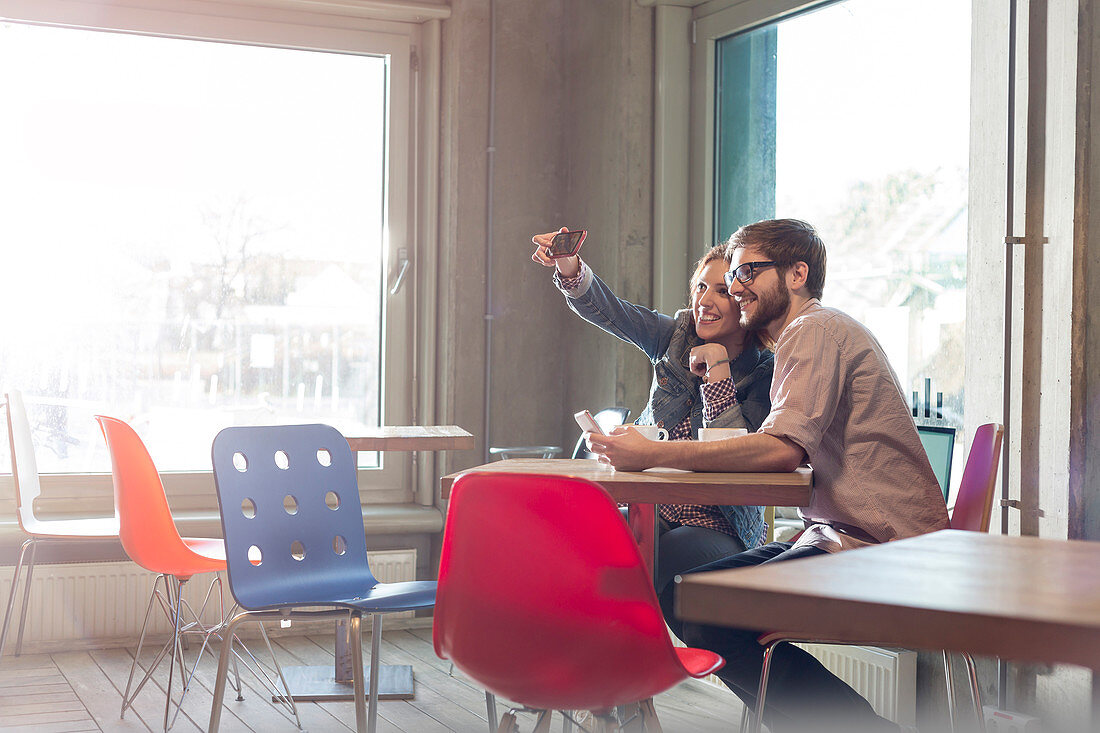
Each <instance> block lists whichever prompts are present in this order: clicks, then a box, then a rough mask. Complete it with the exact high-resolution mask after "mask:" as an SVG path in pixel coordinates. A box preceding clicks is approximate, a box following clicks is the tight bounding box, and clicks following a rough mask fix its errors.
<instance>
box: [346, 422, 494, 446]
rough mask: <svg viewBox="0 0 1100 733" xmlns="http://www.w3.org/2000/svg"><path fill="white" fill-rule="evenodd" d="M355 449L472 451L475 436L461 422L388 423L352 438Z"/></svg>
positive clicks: (349, 443) (350, 442)
mask: <svg viewBox="0 0 1100 733" xmlns="http://www.w3.org/2000/svg"><path fill="white" fill-rule="evenodd" d="M348 445H350V446H351V449H352V450H354V451H361V450H362V451H367V450H392V451H398V450H407V451H415V450H472V449H473V448H476V447H477V442H476V441H475V440H474V436H473V435H471V434H470V433H468V432H466V431H465V430H463V429H462V428H460V427H458V426H457V425H386V426H383V427H378V428H374V429H371V430H364V431H363V434H362V435H358V436H355V437H349V438H348Z"/></svg>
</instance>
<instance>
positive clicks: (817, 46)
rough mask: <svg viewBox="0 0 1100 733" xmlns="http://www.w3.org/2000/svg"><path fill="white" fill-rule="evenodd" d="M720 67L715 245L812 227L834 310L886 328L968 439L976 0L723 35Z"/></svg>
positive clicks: (915, 379) (894, 353)
mask: <svg viewBox="0 0 1100 733" xmlns="http://www.w3.org/2000/svg"><path fill="white" fill-rule="evenodd" d="M757 4H758V5H761V6H763V5H766V4H767V3H757ZM774 4H775V3H772V4H771V5H774ZM713 60H714V67H713V68H714V85H713V87H712V88H713V105H712V112H713V115H714V117H713V128H712V129H713V158H712V159H713V161H714V162H713V170H714V180H713V199H712V200H713V205H712V207H711V208H710V217H711V225H710V227H709V228H710V230H711V238H710V241H713V242H718V241H721V240H723V239H725V238H727V237H728V236H729V235H730V234H731V233H732V232H733V231H734V230H735V229H736V228H737V227H738V226H741V225H742V224H746V223H750V222H752V221H756V220H758V219H763V218H772V217H794V218H799V219H805V220H807V221H809V222H811V223H813V224H814V225H815V226H816V227H817V228H818V230H819V231H820V232H821V234H822V236H823V239H824V240H825V242H826V245H827V246H828V248H829V272H828V277H827V279H826V287H825V298H824V302H825V304H826V305H829V306H834V307H837V308H840V309H842V310H844V311H846V312H848V313H850V314H851V315H853V316H854V317H855V318H857V319H859V320H860V321H862V322H863V323H865V324H866V325H868V326H869V327H870V328H871V330H872V331H873V332H874V333H875V335H876V336H877V338H878V339H879V341H880V342H881V343H882V344H883V346H884V348H885V349H886V351H887V353H888V355H889V357H890V360H891V363H892V364H893V367H894V369H895V371H896V372H897V374H898V377H899V378H900V379H901V382H902V385H903V386H904V387H905V388H906V389H907V390H911V391H913V392H917V393H919V401H920V413H921V416H922V417H923V415H924V402H925V400H924V387H925V380H926V379H927V380H931V382H930V384H931V389H932V403H933V404H932V406H931V412H932V414H933V416H934V415H935V414H936V413H937V411H938V409H937V408H938V405H937V400H936V393H937V392H942V393H943V406H942V409H940V410H939V411H940V412H942V413H943V417H944V419H945V420H946V421H947V422H949V423H951V424H954V425H957V426H959V427H961V426H962V407H963V338H964V327H965V324H964V313H965V301H964V298H965V285H966V246H967V239H966V233H967V195H968V193H967V192H968V180H967V172H968V145H969V111H970V101H969V70H970V3H969V2H967V1H966V0H890V1H888V2H884V1H883V0H847V1H846V2H840V3H832V4H827V5H824V6H821V5H818V6H816V7H815V8H813V9H812V12H803V13H801V14H796V15H793V16H788V17H786V18H783V19H781V20H779V21H778V22H772V23H768V24H766V25H762V26H761V25H760V24H759V23H755V24H750V25H748V27H747V28H745V29H744V30H738V31H737V32H735V33H732V34H730V35H727V36H724V37H721V38H718V39H717V41H716V42H715V44H714V55H713Z"/></svg>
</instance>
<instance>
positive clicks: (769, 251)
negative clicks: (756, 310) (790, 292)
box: [726, 219, 825, 299]
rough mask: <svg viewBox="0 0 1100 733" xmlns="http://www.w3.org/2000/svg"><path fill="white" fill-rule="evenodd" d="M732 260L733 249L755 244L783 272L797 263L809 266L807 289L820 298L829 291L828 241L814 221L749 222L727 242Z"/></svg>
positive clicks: (772, 220)
mask: <svg viewBox="0 0 1100 733" xmlns="http://www.w3.org/2000/svg"><path fill="white" fill-rule="evenodd" d="M726 247H727V251H728V253H729V257H730V259H732V258H733V250H735V249H741V248H744V247H755V248H756V249H758V250H760V251H761V252H762V253H763V254H764V256H765V257H767V258H768V259H769V260H774V261H775V262H776V269H777V270H779V272H780V274H783V273H785V272H786V271H787V268H789V267H790V266H791V265H793V264H795V263H796V262H805V263H806V266H807V267H808V268H809V273H808V274H807V276H806V290H807V291H809V293H810V295H812V296H813V297H815V298H818V299H820V298H821V294H822V292H824V290H825V243H824V242H822V241H821V237H819V236H818V235H817V230H816V229H814V228H813V226H811V225H810V224H807V223H806V222H804V221H799V220H798V219H766V220H764V221H758V222H756V223H755V224H746V225H745V226H743V227H741V228H740V229H738V230H737V231H736V232H734V233H733V235H732V236H731V237H730V238H729V241H728V242H727V243H726Z"/></svg>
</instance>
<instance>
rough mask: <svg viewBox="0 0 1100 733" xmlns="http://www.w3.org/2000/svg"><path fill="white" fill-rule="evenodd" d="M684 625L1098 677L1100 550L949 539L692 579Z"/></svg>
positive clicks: (976, 535) (991, 538)
mask: <svg viewBox="0 0 1100 733" xmlns="http://www.w3.org/2000/svg"><path fill="white" fill-rule="evenodd" d="M677 615H678V616H680V617H681V618H684V619H687V620H690V621H700V622H704V623H711V624H716V625H727V626H740V627H744V628H749V629H759V630H762V631H781V630H794V631H798V632H806V633H810V634H813V635H815V636H816V637H817V638H820V639H831V640H835V641H843V642H849V643H876V642H877V643H879V644H884V645H897V646H908V647H916V648H921V649H948V650H953V651H968V652H971V653H973V654H982V655H988V656H1000V657H1004V658H1007V659H1020V660H1028V661H1036V662H1045V663H1067V664H1078V665H1082V666H1085V667H1091V668H1100V543H1098V542H1081V541H1066V540H1047V539H1038V538H1035V537H1005V536H1001V535H990V534H985V533H981V532H962V531H958V530H942V531H940V532H934V533H931V534H927V535H922V536H920V537H913V538H910V539H905V540H899V541H896V542H888V543H885V544H882V545H875V546H872V547H866V548H861V549H858V550H849V551H847V552H840V553H836V554H832V555H826V556H820V557H811V558H807V559H804V560H792V561H789V562H780V563H771V564H768V565H765V566H759V567H753V568H743V569H737V570H720V571H715V572H711V573H700V574H698V575H690V576H685V577H684V579H683V581H682V582H681V583H680V586H679V589H678V591H677Z"/></svg>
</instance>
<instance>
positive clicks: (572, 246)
mask: <svg viewBox="0 0 1100 733" xmlns="http://www.w3.org/2000/svg"><path fill="white" fill-rule="evenodd" d="M587 236H588V232H587V231H586V230H584V229H578V230H577V231H575V232H562V233H561V234H557V235H555V236H554V238H553V239H552V240H550V246H549V247H547V248H546V254H547V255H548V256H549V257H550V258H551V259H557V258H558V257H572V256H573V255H575V254H577V253H578V252H580V251H581V245H582V244H584V238H585V237H587Z"/></svg>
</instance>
